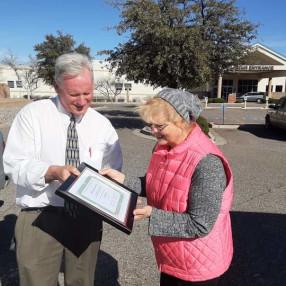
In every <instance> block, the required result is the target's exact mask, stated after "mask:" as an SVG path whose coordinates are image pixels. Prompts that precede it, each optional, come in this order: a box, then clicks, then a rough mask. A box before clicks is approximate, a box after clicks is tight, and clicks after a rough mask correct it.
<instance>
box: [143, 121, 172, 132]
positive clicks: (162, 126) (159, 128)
mask: <svg viewBox="0 0 286 286" xmlns="http://www.w3.org/2000/svg"><path fill="white" fill-rule="evenodd" d="M170 124H171V122H168V123H166V124H161V125H160V124H153V123H151V124H148V126H149V127H150V128H151V130H152V128H154V129H157V130H158V131H159V132H161V131H162V130H163V129H164V128H166V127H167V126H168V125H170Z"/></svg>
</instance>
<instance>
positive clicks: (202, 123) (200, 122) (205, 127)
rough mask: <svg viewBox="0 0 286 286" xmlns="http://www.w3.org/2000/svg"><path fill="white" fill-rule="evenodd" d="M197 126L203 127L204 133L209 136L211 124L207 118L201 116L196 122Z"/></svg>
mask: <svg viewBox="0 0 286 286" xmlns="http://www.w3.org/2000/svg"><path fill="white" fill-rule="evenodd" d="M196 122H197V124H198V125H199V126H200V127H201V129H202V131H203V132H204V133H205V134H206V135H208V134H209V123H208V121H207V120H206V118H205V117H203V116H201V115H200V116H199V117H198V119H197V120H196Z"/></svg>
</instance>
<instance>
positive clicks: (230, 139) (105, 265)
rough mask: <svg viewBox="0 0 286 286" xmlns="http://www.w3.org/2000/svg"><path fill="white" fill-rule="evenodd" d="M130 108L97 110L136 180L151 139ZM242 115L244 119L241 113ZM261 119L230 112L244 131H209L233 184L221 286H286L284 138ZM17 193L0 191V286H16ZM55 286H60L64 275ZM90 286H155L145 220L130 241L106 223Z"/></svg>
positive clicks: (212, 112) (257, 113)
mask: <svg viewBox="0 0 286 286" xmlns="http://www.w3.org/2000/svg"><path fill="white" fill-rule="evenodd" d="M133 107H134V106H132V105H120V107H119V108H118V106H117V105H109V106H107V107H103V108H101V109H100V110H99V111H100V112H101V113H102V114H104V115H105V116H107V117H108V118H109V119H110V120H111V122H112V123H113V125H114V126H115V128H116V129H117V132H118V134H119V138H120V143H121V146H122V150H123V158H124V168H123V171H124V172H125V173H126V174H131V175H132V176H139V175H142V174H144V172H145V170H146V167H147V165H148V160H149V158H150V156H151V150H152V148H153V146H154V144H155V141H154V140H152V139H151V138H150V137H148V136H147V137H146V136H145V137H142V136H138V132H137V133H136V131H138V130H140V129H141V128H142V127H143V126H144V125H143V123H142V121H141V120H140V119H139V117H138V116H136V115H134V113H133ZM220 111H221V110H220V107H218V108H215V109H211V108H208V109H205V110H204V111H203V115H204V116H205V117H207V118H208V120H209V121H214V120H215V119H214V117H216V116H219V114H220ZM241 112H244V113H241ZM246 112H247V116H242V115H241V114H244V115H245V114H246ZM248 112H249V113H248ZM265 113H266V111H265V110H264V109H255V110H252V111H251V110H250V109H249V110H239V109H238V110H236V109H231V108H227V110H226V114H225V115H226V116H227V117H228V118H229V120H230V121H229V122H226V123H227V124H230V125H232V124H237V123H238V121H241V124H242V125H240V127H239V128H238V129H232V128H230V129H224V128H219V129H212V130H211V131H212V133H213V134H214V136H215V138H216V139H217V140H216V142H217V143H218V144H220V145H219V148H220V149H221V150H222V151H223V153H224V154H225V155H226V157H227V158H228V160H229V162H230V165H231V168H232V170H233V173H234V184H235V196H234V201H233V207H232V212H231V217H232V227H233V237H234V247H235V254H234V258H233V262H232V265H231V267H230V269H229V271H228V272H227V274H226V275H225V277H224V279H223V282H224V283H223V284H222V285H237V286H245V285H247V286H250V285H267V286H272V285H273V286H274V285H275V286H276V285H277V286H280V285H286V282H285V281H286V264H285V257H286V246H285V238H286V216H285V214H286V208H285V205H286V196H285V192H286V182H285V174H286V164H285V163H284V160H283V158H284V156H285V154H286V144H285V141H286V132H285V131H280V130H274V131H271V132H267V131H266V130H264V128H263V120H264V116H265ZM243 117H245V118H243ZM211 118H212V120H210V119H211ZM231 118H232V119H231ZM253 118H257V120H252V119H253ZM217 120H220V119H217ZM219 123H220V122H217V124H219ZM230 127H231V126H230ZM139 134H140V133H139ZM14 193H15V186H14V185H13V184H11V185H10V186H8V187H7V188H6V189H4V190H2V191H1V192H0V205H2V206H1V208H0V279H1V283H0V285H3V286H16V285H18V274H17V266H16V263H15V255H14V252H12V251H9V243H10V239H11V237H12V233H13V228H14V224H15V221H16V216H17V214H18V209H17V207H16V206H15V202H14V201H15V198H14V196H15V194H14ZM59 285H63V284H62V275H60V279H59ZM95 285H100V286H112V285H121V286H131V285H136V286H137V285H138V286H139V285H144V286H145V285H146V286H156V285H159V273H158V270H157V267H156V263H155V258H154V254H153V249H152V245H151V242H150V238H149V237H148V224H147V221H143V222H137V223H135V225H134V229H133V232H132V234H130V235H126V234H124V233H122V232H120V231H118V230H116V229H115V228H113V227H112V226H109V225H107V224H105V225H104V236H103V241H102V246H101V251H100V255H99V260H98V266H97V275H96V283H95Z"/></svg>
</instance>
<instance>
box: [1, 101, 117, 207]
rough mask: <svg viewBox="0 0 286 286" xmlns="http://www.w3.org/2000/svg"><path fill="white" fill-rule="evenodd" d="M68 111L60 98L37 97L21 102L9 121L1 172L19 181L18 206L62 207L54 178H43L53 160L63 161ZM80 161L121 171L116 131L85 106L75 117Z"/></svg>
mask: <svg viewBox="0 0 286 286" xmlns="http://www.w3.org/2000/svg"><path fill="white" fill-rule="evenodd" d="M70 117H71V114H70V113H69V112H67V111H66V110H65V109H64V108H63V106H62V105H61V103H60V100H59V97H55V98H52V99H47V100H38V101H35V102H33V103H30V104H28V105H26V106H25V107H23V108H22V109H21V110H20V112H19V113H18V114H17V115H16V117H15V119H14V121H13V124H12V126H11V129H10V132H9V135H8V139H7V144H6V148H5V152H4V158H3V159H4V170H5V173H6V174H7V175H8V176H9V177H10V178H11V179H12V180H13V182H14V183H15V184H16V185H17V193H16V203H17V205H18V206H19V207H20V208H27V207H44V206H47V205H53V206H63V202H64V201H63V199H62V198H60V197H59V196H57V195H55V191H56V189H57V188H58V187H59V186H60V183H59V182H58V181H53V182H51V183H48V184H47V183H45V178H44V176H45V174H46V172H47V170H48V168H49V167H50V166H51V165H60V166H63V165H65V150H66V140H67V128H68V125H69V123H70ZM76 130H77V133H78V139H79V149H80V161H81V162H85V163H87V164H89V165H91V166H93V167H94V168H96V169H98V170H100V169H105V168H113V169H117V170H121V167H122V152H121V148H120V145H119V141H118V136H117V133H116V131H115V129H114V128H113V126H112V125H111V123H110V122H109V120H108V119H107V118H105V117H104V116H103V115H101V114H99V113H98V112H97V111H95V110H93V109H91V108H89V109H88V110H87V112H86V113H85V114H84V115H83V116H80V117H76Z"/></svg>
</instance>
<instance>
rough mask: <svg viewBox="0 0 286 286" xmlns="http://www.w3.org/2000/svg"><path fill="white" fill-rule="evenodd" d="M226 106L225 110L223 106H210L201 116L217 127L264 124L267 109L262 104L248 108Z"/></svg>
mask: <svg viewBox="0 0 286 286" xmlns="http://www.w3.org/2000/svg"><path fill="white" fill-rule="evenodd" d="M224 106H225V108H224V110H223V108H222V104H209V105H208V107H207V108H204V109H203V111H202V113H201V115H202V116H204V117H205V118H206V119H207V120H208V122H210V123H214V124H215V125H253V124H264V118H265V115H266V112H267V109H265V108H264V107H263V106H261V104H257V103H252V104H251V106H249V107H248V108H243V105H241V104H236V105H234V104H231V105H227V104H226V105H224Z"/></svg>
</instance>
